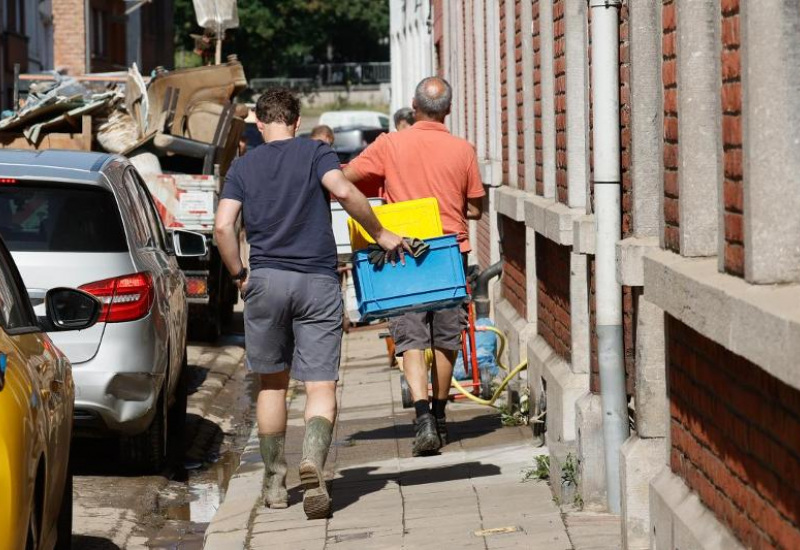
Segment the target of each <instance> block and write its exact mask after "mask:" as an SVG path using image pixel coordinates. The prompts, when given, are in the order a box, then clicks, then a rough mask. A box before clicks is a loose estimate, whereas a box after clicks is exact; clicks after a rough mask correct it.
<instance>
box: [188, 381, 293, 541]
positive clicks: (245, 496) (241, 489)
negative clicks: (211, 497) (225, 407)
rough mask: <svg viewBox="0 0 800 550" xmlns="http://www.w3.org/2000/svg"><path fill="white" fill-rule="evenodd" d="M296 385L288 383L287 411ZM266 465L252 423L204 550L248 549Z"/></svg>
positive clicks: (206, 537)
mask: <svg viewBox="0 0 800 550" xmlns="http://www.w3.org/2000/svg"><path fill="white" fill-rule="evenodd" d="M296 384H297V383H296V382H295V381H294V380H292V381H291V382H290V383H289V390H288V392H287V394H286V401H287V408H288V406H290V405H291V402H292V401H293V400H294V396H295V395H296V392H295V387H296ZM263 479H264V463H263V462H262V460H261V449H260V447H259V441H258V424H255V423H254V424H253V429H252V430H251V431H250V437H249V438H248V440H247V444H246V445H245V447H244V451H242V456H241V458H240V459H239V466H238V467H237V468H236V473H234V474H233V476H232V477H231V479H230V481H229V482H228V488H227V490H226V491H225V498H224V500H223V501H222V503H221V504H220V507H219V508H218V509H217V512H216V513H215V514H214V517H213V518H211V522H210V523H209V524H208V528H207V529H206V534H205V539H204V541H203V550H245V549H246V547H247V539H248V537H249V536H250V520H251V519H252V516H253V512H254V510H255V509H256V507H257V506H258V504H259V502H260V500H261V495H262V482H263Z"/></svg>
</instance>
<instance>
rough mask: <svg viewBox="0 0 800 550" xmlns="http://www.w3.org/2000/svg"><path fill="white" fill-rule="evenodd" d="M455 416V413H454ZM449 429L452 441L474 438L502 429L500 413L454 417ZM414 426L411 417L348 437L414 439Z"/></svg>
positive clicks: (448, 426) (366, 439)
mask: <svg viewBox="0 0 800 550" xmlns="http://www.w3.org/2000/svg"><path fill="white" fill-rule="evenodd" d="M454 416H455V415H454ZM447 429H448V432H449V434H450V437H449V439H450V443H451V444H452V443H455V442H458V441H464V440H467V439H474V438H478V437H482V436H484V435H487V434H490V433H493V432H495V431H497V430H502V429H503V425H502V424H501V422H500V415H498V414H496V413H489V414H483V415H481V416H475V417H473V418H465V419H459V420H456V419H452V420H448V422H447ZM413 438H414V426H413V424H412V423H411V419H410V418H409V421H408V422H402V423H400V424H396V425H393V426H384V427H382V428H375V429H374V430H365V431H361V432H356V433H354V434H353V435H351V436H350V437H349V438H348V439H349V440H351V441H373V440H378V439H409V440H411V439H413Z"/></svg>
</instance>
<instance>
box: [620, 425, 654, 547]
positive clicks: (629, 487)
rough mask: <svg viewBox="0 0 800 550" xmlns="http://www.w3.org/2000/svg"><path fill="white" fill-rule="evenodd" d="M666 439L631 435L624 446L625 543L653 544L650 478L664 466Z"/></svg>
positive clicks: (623, 527)
mask: <svg viewBox="0 0 800 550" xmlns="http://www.w3.org/2000/svg"><path fill="white" fill-rule="evenodd" d="M665 441H666V440H665V439H664V438H663V437H657V438H655V439H643V438H640V437H639V436H637V435H633V436H631V437H630V438H629V439H628V440H627V441H626V442H625V443H623V445H622V449H621V450H620V461H619V463H620V476H621V479H620V481H621V483H622V547H623V548H625V550H646V549H647V548H649V547H650V482H651V481H652V480H653V479H654V478H655V477H656V475H657V474H658V473H659V472H660V471H661V470H662V469H663V468H664V452H665V448H664V447H665V445H666V443H665Z"/></svg>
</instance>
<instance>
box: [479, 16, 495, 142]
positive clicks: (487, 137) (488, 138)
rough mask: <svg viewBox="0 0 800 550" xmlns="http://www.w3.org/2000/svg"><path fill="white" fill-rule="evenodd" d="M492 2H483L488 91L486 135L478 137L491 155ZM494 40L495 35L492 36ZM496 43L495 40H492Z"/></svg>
mask: <svg viewBox="0 0 800 550" xmlns="http://www.w3.org/2000/svg"><path fill="white" fill-rule="evenodd" d="M491 6H492V3H491V2H486V1H484V3H483V51H484V52H485V53H484V57H483V59H484V63H485V65H484V70H483V82H484V90H486V93H485V94H484V98H483V101H484V103H485V111H486V135H485V136H478V138H481V139H484V140H485V142H486V151H487V156H490V155H489V151H491V150H492V147H491V141H492V138H493V136H492V132H491V126H490V125H489V113H490V112H491V111H492V109H494V105H492V103H491V102H490V101H489V96H490V92H489V90H490V89H491V87H492V86H493V85H494V83H493V82H490V81H489V60H490V58H492V57H493V56H494V48H490V47H489V39H490V37H489V25H488V21H489V18H490V17H492V13H493V11H494V8H492V7H491ZM491 39H492V40H494V36H492V37H491ZM492 44H494V42H492Z"/></svg>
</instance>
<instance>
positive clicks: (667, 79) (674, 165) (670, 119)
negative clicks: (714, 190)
mask: <svg viewBox="0 0 800 550" xmlns="http://www.w3.org/2000/svg"><path fill="white" fill-rule="evenodd" d="M661 26H662V32H663V36H662V55H663V56H664V57H663V64H662V75H661V78H662V81H663V84H664V244H665V245H666V247H667V248H669V249H670V250H673V251H675V252H680V233H679V229H678V226H679V221H680V218H679V206H678V59H677V41H678V35H677V29H678V4H677V0H664V3H663V6H662V8H661Z"/></svg>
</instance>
